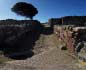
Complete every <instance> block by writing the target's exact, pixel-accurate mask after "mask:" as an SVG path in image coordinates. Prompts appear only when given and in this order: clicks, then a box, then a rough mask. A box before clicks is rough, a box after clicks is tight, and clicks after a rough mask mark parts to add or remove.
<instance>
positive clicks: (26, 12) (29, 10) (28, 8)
mask: <svg viewBox="0 0 86 70" xmlns="http://www.w3.org/2000/svg"><path fill="white" fill-rule="evenodd" d="M11 10H12V11H13V12H15V13H17V14H18V15H21V16H25V17H27V18H28V17H29V18H30V19H31V20H32V19H33V16H35V15H36V14H38V10H37V8H35V7H34V6H33V5H32V4H29V3H26V2H18V3H16V4H15V5H14V6H13V7H12V8H11Z"/></svg>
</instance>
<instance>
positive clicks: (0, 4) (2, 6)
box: [0, 0, 86, 22]
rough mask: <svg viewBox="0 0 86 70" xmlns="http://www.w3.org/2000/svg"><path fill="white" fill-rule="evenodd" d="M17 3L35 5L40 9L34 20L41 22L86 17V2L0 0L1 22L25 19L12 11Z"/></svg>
mask: <svg viewBox="0 0 86 70" xmlns="http://www.w3.org/2000/svg"><path fill="white" fill-rule="evenodd" d="M17 2H27V3H31V4H32V5H34V6H35V7H36V8H37V9H38V14H37V15H36V16H35V17H34V19H35V20H39V21H40V22H47V21H48V19H50V18H59V17H63V16H79V15H80V16H85V15H86V0H0V20H4V19H17V20H22V19H23V20H24V19H25V17H23V16H18V15H16V14H15V13H14V12H12V11H11V8H12V7H13V5H15V4H16V3H17Z"/></svg>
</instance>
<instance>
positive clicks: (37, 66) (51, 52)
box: [0, 34, 86, 70]
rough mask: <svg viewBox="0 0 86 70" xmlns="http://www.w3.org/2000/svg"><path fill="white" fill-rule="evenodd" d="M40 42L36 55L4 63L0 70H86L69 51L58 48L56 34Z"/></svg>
mask: <svg viewBox="0 0 86 70" xmlns="http://www.w3.org/2000/svg"><path fill="white" fill-rule="evenodd" d="M39 40H40V41H39ZM39 40H38V41H37V42H36V45H35V48H34V49H36V50H33V51H34V52H35V54H36V55H34V56H32V57H31V58H27V59H25V60H14V61H8V62H6V63H2V64H1V65H0V70H86V69H82V67H81V66H80V67H79V64H78V62H77V60H76V59H75V58H73V57H71V56H69V55H68V54H69V53H68V52H67V51H62V50H60V49H59V48H58V45H57V43H56V37H55V35H54V34H52V35H41V37H40V39H39ZM38 46H39V48H38ZM36 47H37V48H36Z"/></svg>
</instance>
